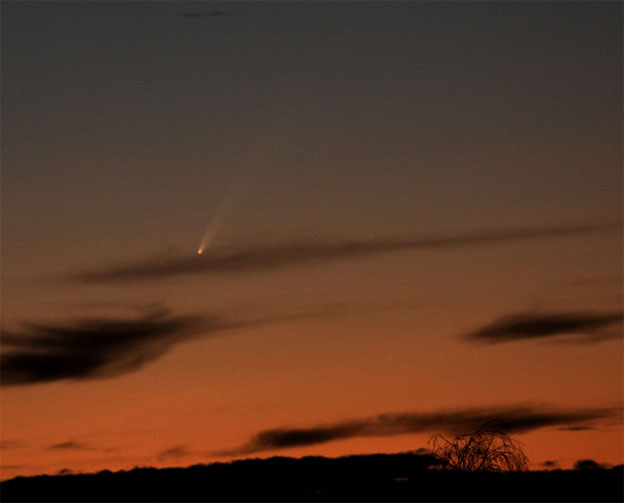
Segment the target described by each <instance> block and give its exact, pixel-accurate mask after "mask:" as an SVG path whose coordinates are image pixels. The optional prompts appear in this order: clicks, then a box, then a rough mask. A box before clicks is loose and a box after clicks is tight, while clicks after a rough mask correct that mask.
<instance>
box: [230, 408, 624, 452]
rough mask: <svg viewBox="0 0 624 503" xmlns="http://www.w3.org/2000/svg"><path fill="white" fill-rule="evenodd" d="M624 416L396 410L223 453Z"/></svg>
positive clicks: (611, 411)
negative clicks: (499, 423) (496, 421)
mask: <svg viewBox="0 0 624 503" xmlns="http://www.w3.org/2000/svg"><path fill="white" fill-rule="evenodd" d="M618 415H621V409H619V408H605V409H577V410H568V411H561V410H555V409H547V408H539V407H502V408H477V409H464V410H458V411H450V412H448V411H443V412H433V413H418V412H416V413H414V412H405V413H395V414H380V415H378V416H373V417H368V418H363V419H350V420H346V421H341V422H338V423H331V424H326V425H320V426H313V427H311V428H277V429H271V430H265V431H261V432H260V433H257V434H256V435H254V436H253V438H252V439H251V440H250V441H249V442H247V443H246V444H244V445H242V446H241V447H239V448H237V449H233V450H230V451H221V452H219V453H218V454H219V455H222V456H232V455H239V454H250V453H254V452H260V451H268V450H273V449H283V448H288V447H302V446H307V445H315V444H323V443H326V442H330V441H333V440H342V439H347V438H354V437H373V436H374V437H376V436H390V435H403V434H406V433H422V432H436V433H447V434H461V433H466V432H471V431H475V430H476V429H478V428H479V427H480V426H482V425H483V424H484V423H486V422H487V421H490V420H492V419H493V418H500V419H502V420H504V421H505V423H506V424H507V426H508V427H509V430H510V431H511V432H513V433H525V432H528V431H531V430H535V429H539V428H543V427H547V426H573V425H581V424H585V423H588V422H592V421H596V420H599V419H604V418H609V417H616V416H618Z"/></svg>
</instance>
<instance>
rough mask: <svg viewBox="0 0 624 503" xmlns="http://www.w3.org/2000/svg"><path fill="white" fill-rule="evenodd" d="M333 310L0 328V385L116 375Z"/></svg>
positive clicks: (166, 315) (163, 315) (152, 316)
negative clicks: (204, 340) (190, 348)
mask: <svg viewBox="0 0 624 503" xmlns="http://www.w3.org/2000/svg"><path fill="white" fill-rule="evenodd" d="M337 309H338V308H337V307H336V306H329V307H327V308H326V309H325V310H323V309H319V310H310V311H305V312H301V313H294V314H283V315H275V316H265V317H258V318H248V319H231V318H226V317H224V316H220V315H217V314H210V315H201V316H200V315H192V316H191V315H189V316H174V315H171V314H170V313H169V312H168V311H166V310H162V311H160V312H156V313H152V314H147V315H144V316H142V317H138V318H118V319H99V318H87V319H78V320H71V321H69V322H67V323H65V324H58V325H57V324H25V325H24V327H25V330H24V331H22V332H12V331H7V330H3V333H2V345H3V353H2V355H1V358H0V377H1V384H2V386H12V385H23V384H36V383H43V382H51V381H58V380H61V379H72V380H82V379H103V378H109V377H116V376H120V375H124V374H128V373H131V372H134V371H136V370H138V369H140V368H141V367H143V366H144V365H146V364H148V363H150V362H152V361H154V360H157V359H158V358H160V357H162V356H163V355H164V354H166V353H167V352H168V351H170V350H171V349H172V348H173V347H174V346H176V345H178V344H181V343H183V342H186V341H188V340H190V339H192V338H199V337H209V336H216V335H220V334H223V333H224V332H226V331H232V330H236V329H242V328H253V327H260V326H265V325H270V324H273V323H279V322H288V321H295V320H298V319H302V318H309V317H319V316H327V315H329V316H333V315H335V314H336V312H337ZM7 348H8V349H7Z"/></svg>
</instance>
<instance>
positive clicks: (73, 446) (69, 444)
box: [48, 440, 93, 451]
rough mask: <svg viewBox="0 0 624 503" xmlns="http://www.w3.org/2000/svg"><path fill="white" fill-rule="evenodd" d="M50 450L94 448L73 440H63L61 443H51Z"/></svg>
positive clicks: (84, 449) (86, 449)
mask: <svg viewBox="0 0 624 503" xmlns="http://www.w3.org/2000/svg"><path fill="white" fill-rule="evenodd" d="M48 450H50V451H71V450H76V451H90V450H93V449H92V448H91V447H89V446H88V445H86V444H83V443H80V442H75V441H73V440H72V441H69V442H61V443H59V444H54V445H51V446H49V447H48Z"/></svg>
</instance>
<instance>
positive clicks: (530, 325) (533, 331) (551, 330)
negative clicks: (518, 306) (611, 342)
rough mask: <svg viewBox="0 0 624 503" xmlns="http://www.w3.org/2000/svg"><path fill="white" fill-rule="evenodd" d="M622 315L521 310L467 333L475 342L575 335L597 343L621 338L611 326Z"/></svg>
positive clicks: (585, 340) (620, 319) (618, 313)
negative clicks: (541, 312) (610, 328)
mask: <svg viewBox="0 0 624 503" xmlns="http://www.w3.org/2000/svg"><path fill="white" fill-rule="evenodd" d="M623 318H624V315H623V313H622V312H621V311H616V312H608V313H590V312H559V313H548V314H535V313H519V314H512V315H509V316H504V317H502V318H500V319H498V320H495V321H494V322H492V323H491V324H489V325H487V326H485V327H483V328H480V329H478V330H475V331H473V332H470V333H468V334H467V335H466V337H467V338H468V339H471V340H475V341H483V342H489V343H500V342H510V341H516V340H522V339H538V338H553V337H563V336H570V335H574V336H577V338H578V337H580V338H581V339H580V340H582V341H583V342H590V343H595V342H600V341H603V340H606V339H613V338H621V337H622V333H621V331H620V332H619V333H618V331H617V330H608V329H609V327H612V326H613V325H615V324H617V323H621V322H622V319H623ZM578 340H579V339H577V341H578Z"/></svg>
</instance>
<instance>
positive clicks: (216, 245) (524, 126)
mask: <svg viewBox="0 0 624 503" xmlns="http://www.w3.org/2000/svg"><path fill="white" fill-rule="evenodd" d="M622 14H623V6H622V3H621V2H570V3H568V2H496V3H490V2H448V3H446V2H419V1H413V2H275V3H273V2H253V3H251V2H250V3H248V2H184V1H179V2H149V1H145V2H114V1H110V2H87V1H84V2H55V1H46V2H13V1H3V2H2V5H1V22H2V26H1V28H2V30H1V37H2V40H1V42H2V54H1V56H2V60H1V61H2V66H1V70H2V82H1V84H2V86H1V87H2V89H1V93H2V111H1V114H2V117H1V118H2V124H1V125H2V130H1V134H2V138H1V139H2V153H1V155H2V186H1V191H2V193H1V196H2V222H1V223H2V241H1V246H2V282H1V289H2V353H1V376H0V377H1V381H0V382H1V385H2V386H1V387H0V393H1V397H2V410H1V437H2V444H1V445H0V447H1V450H0V455H1V459H0V464H1V467H2V473H1V477H2V478H3V479H5V478H9V477H13V476H15V475H18V474H25V475H28V474H36V473H55V472H58V471H59V470H61V469H70V470H73V471H95V470H101V469H105V468H107V469H113V470H115V469H121V468H126V469H127V468H132V467H134V466H137V465H140V466H143V465H150V466H173V465H179V466H186V465H189V464H192V463H199V462H210V461H215V460H223V459H230V458H233V457H240V456H248V455H254V456H271V455H276V454H280V455H293V456H302V455H308V454H320V455H328V456H337V455H342V454H355V453H369V452H397V451H405V450H411V449H418V448H421V447H425V446H426V443H427V439H428V438H429V437H430V436H431V435H432V434H435V433H444V434H453V433H458V432H463V431H467V430H470V429H474V428H476V427H478V426H479V425H480V424H482V423H483V422H485V421H487V420H488V419H490V418H492V417H503V418H506V419H507V420H508V422H509V424H510V426H511V428H512V431H513V432H514V434H516V435H517V438H518V439H519V440H520V441H521V442H523V444H524V446H525V450H526V453H527V455H528V456H529V458H530V460H531V462H532V467H533V468H540V467H541V466H542V464H543V463H544V462H545V461H552V462H555V463H556V464H557V465H558V466H562V467H569V466H571V465H572V463H573V462H574V461H575V460H577V459H580V458H583V459H587V458H591V459H595V460H596V461H599V462H605V463H611V464H617V463H622V462H623V460H624V453H623V445H624V444H623V442H624V438H623V429H622V406H623V390H624V383H623V380H624V377H623V376H624V363H623V348H622V305H623V291H622V288H623V287H622V281H623V275H622V271H623V258H622V257H623V253H622V252H623V232H622V222H623V214H622V208H623V192H622V187H623V170H622V155H623V154H622V153H623V144H622V136H623V135H622V133H623V127H622V124H623V122H622V110H623V99H622V84H623V71H622V67H623V64H622V61H623V50H622V35H623V33H622V31H623V30H622ZM198 251H202V253H201V254H198Z"/></svg>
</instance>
